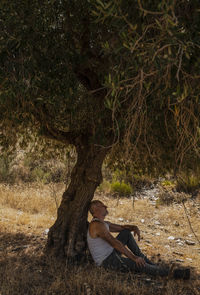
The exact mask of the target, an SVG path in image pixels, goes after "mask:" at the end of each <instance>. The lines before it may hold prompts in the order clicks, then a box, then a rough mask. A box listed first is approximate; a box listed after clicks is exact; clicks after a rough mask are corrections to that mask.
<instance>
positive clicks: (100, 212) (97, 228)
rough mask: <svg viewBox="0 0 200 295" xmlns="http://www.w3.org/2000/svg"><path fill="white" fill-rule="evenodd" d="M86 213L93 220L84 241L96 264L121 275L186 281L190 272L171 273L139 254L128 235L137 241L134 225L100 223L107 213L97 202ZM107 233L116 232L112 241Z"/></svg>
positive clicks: (138, 249) (92, 203)
mask: <svg viewBox="0 0 200 295" xmlns="http://www.w3.org/2000/svg"><path fill="white" fill-rule="evenodd" d="M89 211H90V212H91V214H92V216H93V219H92V221H91V223H90V224H89V228H88V233H87V242H88V247H89V250H90V253H91V255H92V257H93V260H94V261H95V263H96V264H97V265H99V266H103V267H104V268H106V269H107V268H110V269H114V270H119V271H125V272H127V271H133V272H140V273H146V274H149V275H153V276H157V275H159V276H168V275H170V276H171V275H172V276H173V277H174V278H183V279H189V277H190V269H185V270H183V269H175V270H173V273H172V274H171V272H172V271H170V270H169V268H166V267H165V268H163V267H160V266H158V265H155V264H154V263H152V262H151V261H150V260H149V259H148V258H147V257H146V256H145V255H144V254H143V253H142V252H141V250H140V248H139V247H138V245H137V243H136V241H135V239H134V238H133V236H132V234H131V232H132V231H133V232H134V235H137V236H138V241H140V230H139V228H138V227H137V226H135V225H118V224H114V223H110V222H108V221H104V219H105V217H106V215H107V214H108V210H107V206H105V205H104V204H103V203H102V202H101V201H99V200H94V201H92V202H91V203H90V207H89ZM110 232H119V234H118V236H117V237H116V238H114V237H113V236H112V235H111V233H110ZM125 246H127V247H128V248H127V247H125ZM121 255H123V256H125V257H123V256H121Z"/></svg>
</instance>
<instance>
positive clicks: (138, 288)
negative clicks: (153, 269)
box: [0, 184, 200, 295]
mask: <svg viewBox="0 0 200 295" xmlns="http://www.w3.org/2000/svg"><path fill="white" fill-rule="evenodd" d="M63 190H64V186H63V185H61V184H60V185H59V184H58V185H54V186H53V187H52V185H31V186H24V185H22V186H4V185H1V186H0V220H1V223H0V241H1V243H0V255H1V256H0V294H1V295H15V294H16V295H18V294H27V295H28V294H74V295H83V294H87V295H89V294H94V295H95V294H102V295H107V294H108V295H109V294H112V295H119V294H124V295H131V294H140V295H153V294H173V295H176V294H183V295H186V294H187V295H192V294H195V295H197V294H199V291H200V284H199V275H200V273H199V265H200V255H199V254H200V245H199V244H198V242H197V241H196V240H195V238H194V236H193V235H192V233H191V230H190V227H189V225H188V222H187V218H186V216H185V213H184V209H183V207H182V206H181V205H180V204H177V205H175V204H174V205H173V206H170V207H167V206H159V207H157V208H156V207H155V206H154V205H153V204H151V203H150V202H149V201H148V200H137V201H136V202H135V204H134V207H133V204H132V201H131V200H130V199H121V200H119V202H118V201H117V200H116V199H114V198H109V197H108V196H104V195H96V199H101V200H102V201H103V202H105V203H106V204H107V205H108V210H109V213H110V214H109V215H108V220H110V221H111V222H116V223H122V224H123V223H124V224H125V223H134V224H137V225H138V226H139V228H140V229H141V232H142V236H143V239H142V240H141V241H140V242H139V245H140V247H141V249H142V250H143V251H144V252H145V253H146V254H147V255H148V256H150V257H152V258H153V259H154V260H155V261H158V260H159V259H161V260H162V261H163V262H167V263H170V262H172V261H175V262H176V259H182V260H183V262H180V264H181V265H184V266H190V267H191V268H192V278H191V280H190V281H189V282H182V281H173V280H169V281H168V280H166V279H165V280H164V279H149V278H147V277H146V276H145V275H142V276H141V275H135V274H130V275H127V274H116V273H114V272H111V271H109V272H108V271H105V270H103V269H101V268H96V267H95V266H94V265H91V264H89V263H86V264H84V265H79V266H72V265H68V266H67V267H65V266H64V265H63V264H61V263H60V262H59V261H54V260H52V259H50V258H48V257H46V256H45V255H44V254H43V250H44V246H45V243H46V237H47V235H46V232H45V230H46V229H48V228H49V227H50V226H51V225H52V224H53V223H54V220H55V218H56V207H57V205H58V204H59V202H60V196H61V195H62V192H63ZM186 207H187V210H188V214H189V217H190V220H191V223H192V226H193V229H194V231H195V233H196V235H197V236H198V237H200V226H199V224H200V222H199V221H200V214H199V210H198V208H197V206H193V203H192V202H189V201H188V202H187V203H186ZM141 219H144V221H141ZM155 221H159V222H160V224H159V225H158V224H155ZM175 222H176V224H177V222H178V223H179V226H177V225H175V224H174V223H175ZM158 233H159V234H160V235H158ZM191 235H192V236H191ZM169 236H174V237H175V238H179V239H180V241H184V240H186V239H188V240H193V241H195V245H193V246H189V245H186V244H185V243H184V244H183V245H182V246H181V245H178V244H177V242H176V240H171V241H170V240H168V237H169ZM158 254H160V255H159V256H158Z"/></svg>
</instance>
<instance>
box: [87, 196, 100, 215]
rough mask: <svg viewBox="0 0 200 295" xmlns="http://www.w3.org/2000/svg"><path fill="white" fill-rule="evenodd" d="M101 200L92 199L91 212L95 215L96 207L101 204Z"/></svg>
mask: <svg viewBox="0 0 200 295" xmlns="http://www.w3.org/2000/svg"><path fill="white" fill-rule="evenodd" d="M100 202H101V201H99V200H94V201H91V202H90V205H89V211H90V213H91V214H92V215H93V214H94V207H95V206H96V205H97V204H99V203H100Z"/></svg>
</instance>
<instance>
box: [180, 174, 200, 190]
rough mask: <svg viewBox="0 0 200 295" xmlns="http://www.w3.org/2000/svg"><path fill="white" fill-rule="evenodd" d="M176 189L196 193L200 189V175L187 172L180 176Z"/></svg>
mask: <svg viewBox="0 0 200 295" xmlns="http://www.w3.org/2000/svg"><path fill="white" fill-rule="evenodd" d="M176 189H177V191H179V192H181V191H182V192H186V193H188V194H191V193H194V192H195V191H197V190H199V189H200V176H199V175H193V174H191V175H189V174H186V175H183V176H181V177H178V180H177V186H176Z"/></svg>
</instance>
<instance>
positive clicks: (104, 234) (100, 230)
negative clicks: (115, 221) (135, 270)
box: [95, 222, 145, 266]
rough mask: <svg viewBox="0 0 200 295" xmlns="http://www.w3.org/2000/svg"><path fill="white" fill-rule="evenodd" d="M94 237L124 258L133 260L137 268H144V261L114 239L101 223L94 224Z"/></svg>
mask: <svg viewBox="0 0 200 295" xmlns="http://www.w3.org/2000/svg"><path fill="white" fill-rule="evenodd" d="M95 232H96V235H97V236H98V237H100V238H102V239H104V240H105V241H107V242H108V243H109V244H110V245H111V246H112V247H113V248H115V249H116V250H117V251H119V252H120V253H121V254H124V255H125V256H126V257H128V258H130V259H131V260H133V261H134V262H135V263H136V264H137V265H138V266H144V265H145V261H144V259H143V258H141V257H138V256H136V255H134V254H133V253H132V252H131V251H130V250H129V249H127V248H126V247H125V246H124V245H123V244H122V243H121V242H120V241H119V240H117V239H116V238H114V237H113V236H112V235H111V234H110V232H109V231H108V230H107V228H106V226H105V225H104V224H103V223H100V222H96V224H95Z"/></svg>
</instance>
